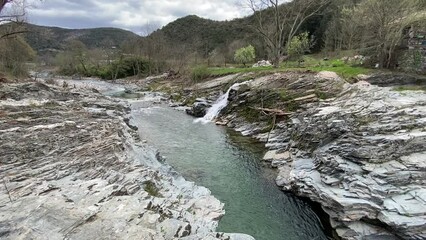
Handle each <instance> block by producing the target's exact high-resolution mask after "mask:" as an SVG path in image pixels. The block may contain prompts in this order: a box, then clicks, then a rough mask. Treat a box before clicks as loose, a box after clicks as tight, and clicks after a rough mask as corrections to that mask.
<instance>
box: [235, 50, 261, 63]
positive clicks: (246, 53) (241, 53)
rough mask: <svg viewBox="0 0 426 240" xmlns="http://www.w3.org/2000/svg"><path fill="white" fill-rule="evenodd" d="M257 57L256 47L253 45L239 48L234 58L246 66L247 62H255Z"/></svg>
mask: <svg viewBox="0 0 426 240" xmlns="http://www.w3.org/2000/svg"><path fill="white" fill-rule="evenodd" d="M255 58H256V54H255V49H254V47H253V46H252V45H248V46H247V47H243V48H240V49H238V50H237V51H235V55H234V60H235V61H236V62H237V63H242V64H243V65H244V66H246V63H249V62H253V61H254V59H255Z"/></svg>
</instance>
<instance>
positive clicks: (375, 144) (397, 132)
mask: <svg viewBox="0 0 426 240" xmlns="http://www.w3.org/2000/svg"><path fill="white" fill-rule="evenodd" d="M280 76H285V75H280V74H278V75H275V76H273V77H268V78H267V79H262V78H259V79H255V80H254V81H253V82H252V83H251V85H252V87H253V88H254V87H258V88H259V87H262V86H263V85H265V84H272V85H273V84H278V83H279V82H280V81H286V82H285V84H286V86H287V87H288V88H287V89H297V88H300V87H302V86H309V85H312V86H315V84H313V83H314V82H316V83H318V81H319V82H321V81H322V80H321V79H329V80H330V81H331V80H332V81H334V83H333V85H340V86H342V89H341V91H340V92H339V94H338V95H337V96H336V97H335V98H329V99H327V100H318V99H317V100H315V99H314V100H309V101H305V98H306V99H308V98H307V97H300V98H298V99H300V101H299V102H300V106H299V109H298V110H297V111H296V112H294V113H292V114H290V115H289V116H288V117H287V118H284V119H283V120H281V121H277V123H276V124H275V125H274V126H273V128H272V130H269V131H270V132H266V133H265V129H270V125H265V122H264V121H258V122H252V123H247V121H246V120H245V119H244V117H243V116H240V115H239V114H236V112H237V111H238V109H240V108H241V107H240V105H241V104H245V102H246V101H248V100H246V99H245V98H244V97H239V98H236V99H237V101H234V102H231V103H230V105H231V106H232V107H230V108H229V109H228V111H227V113H228V114H227V115H226V114H225V115H224V116H222V121H226V122H229V123H228V126H230V127H233V128H235V129H236V130H238V131H240V132H242V133H243V134H244V135H248V136H252V137H255V138H257V139H259V140H260V141H263V142H265V144H266V147H267V148H269V149H270V151H269V152H268V153H267V154H266V155H265V157H264V160H265V161H268V162H270V163H271V164H272V166H273V167H277V168H278V169H279V175H278V177H277V180H276V182H277V184H278V185H279V186H281V187H282V188H283V190H285V191H293V192H294V193H296V194H297V195H299V196H303V197H308V198H310V199H312V200H313V201H315V202H318V203H320V204H321V205H322V208H323V210H324V211H325V212H326V213H327V214H328V215H329V217H330V222H331V225H332V227H333V228H334V229H335V230H336V233H337V234H338V236H339V237H341V238H343V239H351V240H352V239H354V240H355V239H401V238H402V239H426V94H425V93H424V92H421V91H418V92H414V91H411V92H410V91H408V92H404V93H400V92H396V91H392V90H391V89H389V88H382V87H377V86H373V85H370V84H368V83H366V82H359V83H357V84H353V85H350V84H347V83H344V82H343V81H342V80H341V79H339V78H338V77H337V75H335V74H334V75H333V74H331V73H320V74H318V75H317V76H315V77H310V80H309V79H306V78H305V79H304V82H303V84H302V85H299V84H298V83H299V82H300V81H299V80H297V79H296V80H292V79H288V78H285V79H284V80H282V78H284V77H280ZM274 82H275V83H274ZM339 82H340V83H339ZM281 83H282V82H280V84H281ZM316 86H317V87H318V85H316ZM317 87H316V88H317ZM265 91H266V90H265ZM304 91H305V92H309V91H310V90H308V89H305V90H304ZM251 94H255V92H252V93H251ZM309 99H311V98H309Z"/></svg>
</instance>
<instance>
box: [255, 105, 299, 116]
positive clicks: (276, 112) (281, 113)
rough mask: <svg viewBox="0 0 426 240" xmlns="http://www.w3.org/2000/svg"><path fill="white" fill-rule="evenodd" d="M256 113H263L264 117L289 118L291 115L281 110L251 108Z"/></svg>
mask: <svg viewBox="0 0 426 240" xmlns="http://www.w3.org/2000/svg"><path fill="white" fill-rule="evenodd" d="M252 109H255V110H258V111H262V112H264V113H265V114H266V115H275V116H289V115H292V114H293V113H292V112H285V111H283V110H281V109H276V108H274V109H272V108H260V107H256V108H252Z"/></svg>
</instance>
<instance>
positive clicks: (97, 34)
mask: <svg viewBox="0 0 426 240" xmlns="http://www.w3.org/2000/svg"><path fill="white" fill-rule="evenodd" d="M27 29H28V33H27V34H25V38H26V40H27V42H28V44H29V45H30V46H31V47H32V48H33V49H34V50H36V51H38V52H42V51H45V50H47V49H54V50H61V49H63V48H64V44H65V43H66V42H67V41H68V40H72V39H77V40H79V41H81V42H83V43H84V44H85V45H86V46H87V47H88V48H96V47H111V46H119V45H120V44H121V43H123V42H124V41H126V40H128V39H131V38H137V37H139V36H138V35H137V34H135V33H133V32H130V31H126V30H123V29H118V28H91V29H65V28H59V27H45V26H37V25H33V24H27Z"/></svg>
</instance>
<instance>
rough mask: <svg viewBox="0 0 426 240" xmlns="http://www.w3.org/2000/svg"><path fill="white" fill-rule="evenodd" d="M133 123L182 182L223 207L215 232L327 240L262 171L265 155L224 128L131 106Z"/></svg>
mask: <svg viewBox="0 0 426 240" xmlns="http://www.w3.org/2000/svg"><path fill="white" fill-rule="evenodd" d="M132 105H133V111H132V112H133V113H132V118H133V119H132V123H133V124H134V125H136V126H138V128H139V133H140V135H141V138H142V139H145V140H147V141H148V143H149V144H150V145H152V146H154V147H156V148H157V149H159V151H160V152H161V154H162V155H163V156H165V157H166V161H167V162H168V163H169V164H170V165H171V166H173V167H174V168H175V169H176V170H177V171H178V172H180V173H181V174H182V175H183V176H184V177H185V178H186V179H188V180H190V181H194V182H195V183H196V184H198V185H202V186H205V187H207V188H209V189H210V190H211V192H212V194H213V195H214V196H215V197H217V198H218V199H219V200H220V201H222V202H223V203H225V211H226V214H225V216H224V217H223V218H222V219H221V221H220V223H219V228H218V231H223V232H238V233H246V234H249V235H252V236H253V237H255V238H256V239H258V240H275V239H276V240H280V239H289V240H291V239H303V240H306V239H327V238H326V236H325V234H324V231H323V229H322V227H321V225H320V222H319V220H318V218H317V216H316V214H315V213H314V212H313V211H312V209H311V208H310V206H309V205H308V204H307V203H305V202H303V201H301V200H299V199H297V198H295V197H293V196H291V195H289V194H285V193H283V192H282V191H280V190H279V188H278V187H277V186H276V185H275V183H274V178H275V175H276V173H275V171H274V170H271V169H268V168H265V167H262V164H261V161H260V160H261V159H262V156H263V153H264V150H263V148H262V146H261V145H259V144H257V143H255V142H253V141H252V140H251V139H250V138H245V137H240V136H239V135H238V134H237V133H235V132H233V131H230V130H229V129H227V128H225V127H219V126H216V125H214V124H206V125H203V124H200V123H194V122H193V120H194V119H193V118H192V117H190V116H187V115H186V114H185V113H183V112H179V111H176V110H173V109H170V108H168V107H161V106H156V107H150V108H147V107H146V106H144V104H141V103H133V104H132Z"/></svg>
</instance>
